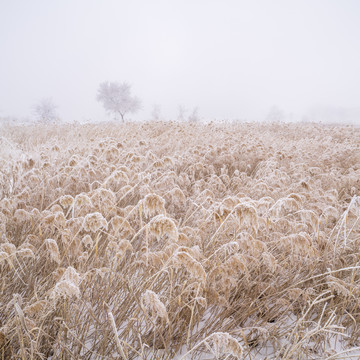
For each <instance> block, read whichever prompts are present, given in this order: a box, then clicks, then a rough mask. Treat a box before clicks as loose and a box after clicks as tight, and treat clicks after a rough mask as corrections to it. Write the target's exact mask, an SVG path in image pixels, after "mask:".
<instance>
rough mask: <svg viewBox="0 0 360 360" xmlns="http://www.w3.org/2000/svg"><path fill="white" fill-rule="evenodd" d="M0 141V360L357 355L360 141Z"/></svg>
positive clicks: (63, 131) (265, 127)
mask: <svg viewBox="0 0 360 360" xmlns="http://www.w3.org/2000/svg"><path fill="white" fill-rule="evenodd" d="M0 136H1V137H0V144H1V147H0V184H1V187H0V274H1V278H0V281H1V283H0V286H1V289H0V294H1V296H0V358H1V359H49V358H51V359H119V358H124V359H174V358H175V357H176V356H178V358H181V356H183V357H184V359H185V358H186V359H198V358H201V357H202V356H203V355H204V354H208V357H207V358H208V359H210V358H218V359H220V358H221V359H224V358H225V357H226V358H228V359H230V358H238V359H241V358H244V359H257V358H264V356H263V354H264V351H265V350H266V348H268V347H271V349H272V350H273V353H272V355H269V356H268V359H270V358H274V359H313V358H318V359H319V358H327V357H328V358H329V359H335V358H337V356H339V358H341V356H343V358H344V354H343V355H340V354H339V355H337V354H336V351H335V350H334V351H332V350H331V348H330V345H329V344H330V342H332V343H334V339H335V340H336V341H337V342H339V343H341V344H342V347H343V348H345V349H350V348H354V347H356V346H358V343H357V342H358V338H359V335H360V328H359V325H358V324H359V323H360V300H359V299H360V197H359V195H360V131H359V129H358V128H354V127H349V126H342V127H341V126H336V127H335V126H320V125H315V124H306V125H305V124H302V125H296V124H215V123H211V124H206V125H203V124H178V123H161V122H159V123H145V124H125V125H117V124H101V125H63V126H49V127H45V126H43V127H41V126H28V127H14V126H13V127H3V128H2V129H0ZM211 354H212V355H211ZM211 356H212V357H211ZM347 356H349V354H348V353H346V354H345V358H346V357H347Z"/></svg>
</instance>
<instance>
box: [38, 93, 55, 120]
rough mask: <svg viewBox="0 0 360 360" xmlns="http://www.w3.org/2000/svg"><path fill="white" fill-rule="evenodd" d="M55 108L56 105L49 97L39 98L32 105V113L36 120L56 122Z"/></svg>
mask: <svg viewBox="0 0 360 360" xmlns="http://www.w3.org/2000/svg"><path fill="white" fill-rule="evenodd" d="M56 108H57V106H56V105H55V104H54V102H53V101H52V99H51V98H44V99H41V100H40V101H39V102H38V103H37V104H36V105H34V114H35V117H36V119H37V121H38V122H40V123H43V124H49V123H52V122H56V121H57V120H58V117H57V114H56Z"/></svg>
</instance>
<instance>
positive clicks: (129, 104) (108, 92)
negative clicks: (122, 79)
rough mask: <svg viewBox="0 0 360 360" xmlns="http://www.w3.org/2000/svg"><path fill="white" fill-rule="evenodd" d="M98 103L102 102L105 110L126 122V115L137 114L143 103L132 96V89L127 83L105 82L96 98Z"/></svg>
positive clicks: (100, 86)
mask: <svg viewBox="0 0 360 360" xmlns="http://www.w3.org/2000/svg"><path fill="white" fill-rule="evenodd" d="M96 99H97V101H99V102H101V103H102V104H103V106H104V108H105V110H106V111H107V112H109V113H112V114H114V115H115V117H118V116H120V117H121V120H122V121H123V122H124V121H125V115H126V114H128V113H135V112H137V111H138V110H139V109H140V107H141V103H140V100H139V99H138V98H137V97H135V96H132V95H131V87H130V85H129V84H127V83H122V84H119V83H118V82H108V81H105V82H103V83H101V84H100V85H99V89H98V92H97V96H96Z"/></svg>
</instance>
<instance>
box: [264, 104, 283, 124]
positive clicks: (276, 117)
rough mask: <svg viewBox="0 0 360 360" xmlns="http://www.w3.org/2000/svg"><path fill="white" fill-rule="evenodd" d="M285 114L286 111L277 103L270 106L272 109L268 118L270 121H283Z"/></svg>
mask: <svg viewBox="0 0 360 360" xmlns="http://www.w3.org/2000/svg"><path fill="white" fill-rule="evenodd" d="M284 119H285V114H284V112H283V111H282V110H281V109H280V108H279V107H278V106H276V105H273V106H272V107H271V108H270V111H269V113H268V115H267V117H266V120H267V121H269V122H281V121H284Z"/></svg>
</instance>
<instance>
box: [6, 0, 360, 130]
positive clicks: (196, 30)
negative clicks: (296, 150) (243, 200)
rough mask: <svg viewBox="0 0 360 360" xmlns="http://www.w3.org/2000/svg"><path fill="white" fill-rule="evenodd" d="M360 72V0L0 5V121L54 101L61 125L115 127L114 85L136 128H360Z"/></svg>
mask: <svg viewBox="0 0 360 360" xmlns="http://www.w3.org/2000/svg"><path fill="white" fill-rule="evenodd" d="M359 64H360V1H358V0H272V1H269V0H251V1H250V0H248V1H242V0H221V1H220V0H192V1H191V0H182V1H181V0H153V1H145V0H132V1H130V0H128V1H123V0H101V1H91V0H61V1H60V0H58V1H56V0H53V1H46V0H31V1H28V0H0V65H1V66H0V117H5V116H13V117H17V118H31V117H32V116H33V115H32V112H33V107H34V104H35V103H37V102H38V101H39V100H41V99H43V98H52V99H53V102H54V103H55V104H56V105H57V106H58V109H57V112H58V115H59V117H60V118H61V119H62V120H63V121H79V122H83V121H89V120H92V121H101V120H108V119H110V118H111V117H109V116H108V115H107V114H106V112H105V111H104V109H103V107H102V105H101V104H100V103H99V102H97V101H96V92H97V89H98V86H99V83H101V82H103V81H118V82H128V83H129V84H131V86H132V94H134V95H136V96H138V97H139V98H140V99H141V100H142V110H141V111H140V112H138V113H137V114H134V115H131V116H130V117H131V118H132V119H133V120H148V119H150V118H151V116H152V115H151V113H152V111H153V108H154V105H156V104H157V105H159V107H160V109H161V114H162V117H163V118H164V119H176V118H177V116H178V112H179V111H178V108H179V106H180V105H182V106H183V108H186V109H188V113H189V114H190V113H191V112H192V110H193V108H195V107H198V111H199V116H200V118H202V119H206V120H214V119H218V120H222V119H241V120H245V119H246V120H264V119H265V118H266V117H268V116H269V112H270V113H271V111H273V112H274V109H276V111H277V110H279V111H280V112H281V113H282V114H283V116H284V119H285V120H294V121H300V120H316V121H329V122H339V121H343V122H352V123H357V124H358V123H360V69H359ZM274 106H276V108H274ZM271 109H272V110H271ZM276 111H275V112H276Z"/></svg>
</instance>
